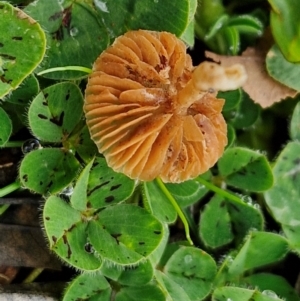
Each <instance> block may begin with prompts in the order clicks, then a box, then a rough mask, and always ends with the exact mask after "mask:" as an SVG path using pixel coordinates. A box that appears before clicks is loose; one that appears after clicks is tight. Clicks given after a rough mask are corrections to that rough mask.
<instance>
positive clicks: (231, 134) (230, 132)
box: [226, 123, 236, 149]
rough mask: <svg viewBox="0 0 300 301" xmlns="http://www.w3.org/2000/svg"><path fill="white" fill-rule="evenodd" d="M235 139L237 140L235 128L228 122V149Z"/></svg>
mask: <svg viewBox="0 0 300 301" xmlns="http://www.w3.org/2000/svg"><path fill="white" fill-rule="evenodd" d="M235 140H236V134H235V129H234V127H233V126H232V125H231V124H230V123H227V145H226V149H227V148H230V147H232V146H233V144H234V142H235Z"/></svg>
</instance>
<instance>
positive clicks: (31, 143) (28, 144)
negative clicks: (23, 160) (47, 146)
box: [22, 139, 42, 154]
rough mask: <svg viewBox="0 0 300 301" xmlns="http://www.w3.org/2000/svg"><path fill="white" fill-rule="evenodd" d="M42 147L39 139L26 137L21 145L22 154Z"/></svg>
mask: <svg viewBox="0 0 300 301" xmlns="http://www.w3.org/2000/svg"><path fill="white" fill-rule="evenodd" d="M40 148H42V146H41V144H40V141H39V140H37V139H28V140H26V141H25V142H24V143H23V145H22V152H23V154H27V153H30V152H31V151H33V150H36V149H40Z"/></svg>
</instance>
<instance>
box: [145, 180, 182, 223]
mask: <svg viewBox="0 0 300 301" xmlns="http://www.w3.org/2000/svg"><path fill="white" fill-rule="evenodd" d="M142 189H143V197H144V198H143V199H144V203H145V207H146V208H147V209H148V210H149V211H150V212H151V213H152V214H153V215H154V216H155V217H156V218H157V219H158V220H160V221H161V222H164V223H174V222H175V220H176V218H177V212H176V210H175V208H174V206H173V205H172V204H171V202H170V201H169V200H168V199H167V197H166V196H165V195H164V194H163V192H162V191H161V189H160V188H159V186H158V185H157V182H156V181H151V182H144V183H142Z"/></svg>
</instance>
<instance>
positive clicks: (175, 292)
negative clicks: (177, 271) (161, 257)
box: [155, 270, 191, 301]
mask: <svg viewBox="0 0 300 301" xmlns="http://www.w3.org/2000/svg"><path fill="white" fill-rule="evenodd" d="M155 277H156V280H157V281H158V283H159V285H160V286H161V287H162V288H163V289H164V292H165V294H166V295H167V296H166V298H165V299H164V300H168V301H169V300H170V301H182V300H184V301H191V299H190V298H189V296H188V294H187V293H186V291H185V290H184V289H183V288H182V287H181V286H180V285H178V284H177V283H176V282H175V281H174V280H172V279H171V278H169V277H168V276H166V275H165V274H164V273H162V272H161V271H160V270H156V271H155Z"/></svg>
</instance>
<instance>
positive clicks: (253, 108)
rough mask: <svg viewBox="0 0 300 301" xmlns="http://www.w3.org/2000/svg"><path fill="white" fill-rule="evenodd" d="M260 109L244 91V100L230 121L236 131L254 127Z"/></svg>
mask: <svg viewBox="0 0 300 301" xmlns="http://www.w3.org/2000/svg"><path fill="white" fill-rule="evenodd" d="M260 110H261V109H260V107H259V105H258V104H256V103H254V101H253V100H252V99H251V98H250V97H249V95H248V94H247V93H246V92H244V91H242V100H241V102H240V103H239V106H238V107H237V109H236V111H235V112H234V115H233V118H232V119H231V120H230V121H231V123H232V125H233V126H234V127H235V128H236V129H244V128H247V127H250V126H251V125H253V124H254V123H255V122H256V120H257V119H258V117H259V114H260Z"/></svg>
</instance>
